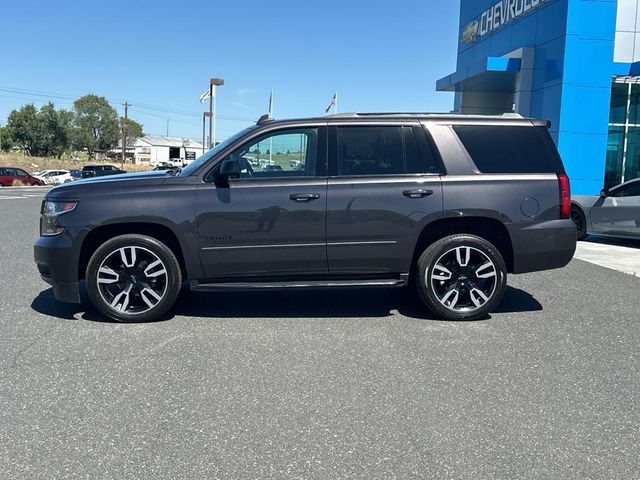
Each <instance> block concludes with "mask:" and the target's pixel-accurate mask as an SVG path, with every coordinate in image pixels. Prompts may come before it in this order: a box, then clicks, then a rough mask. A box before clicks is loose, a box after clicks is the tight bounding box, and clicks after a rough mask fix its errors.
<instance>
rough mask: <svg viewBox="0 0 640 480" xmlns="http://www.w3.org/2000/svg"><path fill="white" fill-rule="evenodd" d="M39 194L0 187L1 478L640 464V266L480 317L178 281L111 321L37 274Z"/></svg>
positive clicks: (597, 470)
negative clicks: (165, 299) (130, 318)
mask: <svg viewBox="0 0 640 480" xmlns="http://www.w3.org/2000/svg"><path fill="white" fill-rule="evenodd" d="M44 191H45V190H44V189H36V188H33V189H29V188H26V189H15V190H14V189H11V190H10V189H4V190H0V213H1V215H0V218H1V219H2V230H1V231H0V252H1V255H0V268H1V272H2V274H1V275H0V294H1V298H2V302H1V303H0V347H1V351H2V356H1V357H0V471H1V472H3V474H2V475H3V476H5V477H7V478H29V479H33V478H89V477H91V478H134V477H135V478H233V479H236V478H332V479H338V478H367V479H372V478H384V479H389V478H563V479H568V478H576V479H584V478H637V477H638V471H640V460H639V455H638V452H640V409H639V408H638V404H639V403H640V382H638V378H639V374H640V368H639V367H640V353H639V352H640V329H639V321H640V295H638V292H639V291H640V278H637V277H634V276H633V275H628V274H625V273H621V272H618V271H616V270H613V269H610V268H604V267H602V266H599V265H595V264H592V263H587V262H585V261H582V260H577V259H576V260H574V261H573V262H572V263H571V264H570V265H569V266H568V267H567V268H565V269H562V270H558V271H549V272H541V273H535V274H527V275H522V276H512V277H510V287H509V289H508V291H507V294H506V296H505V299H504V301H503V303H502V305H501V306H500V307H499V310H498V312H497V313H495V314H493V315H492V316H491V318H487V319H485V320H482V321H474V322H446V321H441V320H438V319H436V318H434V317H433V316H432V315H431V314H429V313H428V312H427V311H425V310H424V308H422V306H421V304H420V303H419V301H418V300H417V299H416V298H414V296H413V295H412V293H411V292H410V291H408V290H374V291H371V290H355V291H354V290H346V291H335V292H326V291H320V292H306V291H305V292H295V293H273V292H271V293H242V294H240V293H224V294H204V293H198V294H196V293H191V292H189V291H187V290H184V291H183V292H182V294H181V297H180V299H179V302H178V305H177V306H176V308H175V310H174V312H175V316H174V317H173V318H171V319H169V320H167V321H163V322H157V323H152V324H144V325H126V324H117V323H111V322H106V321H103V320H102V319H101V318H100V317H99V316H98V315H97V314H96V313H95V312H94V311H93V310H92V309H91V308H90V307H88V306H87V303H86V301H85V303H84V304H83V305H66V304H60V303H58V302H56V301H55V300H54V299H53V295H52V291H51V289H50V287H49V286H48V285H47V284H45V283H44V282H42V281H41V280H40V279H39V277H38V275H37V270H36V268H35V265H34V264H33V260H32V243H33V240H34V239H35V237H36V236H37V230H38V226H37V223H38V210H39V206H40V201H41V198H42V195H43V192H44ZM632 248H633V246H632ZM627 254H629V255H631V256H633V251H632V250H630V251H628V252H627ZM614 256H615V255H614Z"/></svg>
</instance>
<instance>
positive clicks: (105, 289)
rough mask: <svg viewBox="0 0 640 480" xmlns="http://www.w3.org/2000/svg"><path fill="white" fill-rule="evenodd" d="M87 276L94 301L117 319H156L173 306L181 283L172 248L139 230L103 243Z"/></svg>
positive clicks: (87, 271)
mask: <svg viewBox="0 0 640 480" xmlns="http://www.w3.org/2000/svg"><path fill="white" fill-rule="evenodd" d="M156 260H157V261H159V263H158V262H157V261H156ZM129 263H130V265H129ZM154 265H155V266H154ZM152 269H153V271H151V270H152ZM148 271H149V273H147V272H148ZM99 277H100V278H99ZM116 277H117V278H116ZM85 278H86V285H87V293H88V295H89V299H90V300H91V303H92V304H93V305H94V306H95V307H96V309H98V310H99V311H100V312H101V313H102V314H104V315H105V316H107V317H109V318H112V319H113V320H116V321H118V322H150V321H153V320H157V319H158V318H160V317H161V316H162V315H164V314H165V313H166V312H167V311H168V310H169V309H170V308H171V307H172V306H173V304H174V303H175V301H176V299H177V298H178V294H179V293H180V287H181V284H182V275H181V271H180V265H179V263H178V260H177V259H176V257H175V255H174V254H173V252H172V251H171V250H170V249H169V248H168V247H167V246H166V245H165V244H163V243H162V242H160V241H159V240H157V239H155V238H152V237H148V236H146V235H138V234H128V235H120V236H118V237H114V238H112V239H110V240H108V241H106V242H105V243H103V244H102V245H101V246H100V247H99V248H98V249H97V250H96V251H95V252H94V254H93V255H92V256H91V259H90V260H89V264H88V265H87V270H86V277H85ZM114 302H115V303H114Z"/></svg>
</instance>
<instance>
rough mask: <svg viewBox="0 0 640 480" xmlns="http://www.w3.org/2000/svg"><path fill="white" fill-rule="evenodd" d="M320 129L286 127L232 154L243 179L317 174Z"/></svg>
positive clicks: (231, 156)
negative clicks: (291, 128) (290, 128)
mask: <svg viewBox="0 0 640 480" xmlns="http://www.w3.org/2000/svg"><path fill="white" fill-rule="evenodd" d="M317 149H318V129H317V128H305V129H295V130H284V131H279V132H276V133H272V134H270V135H265V136H263V137H260V138H259V139H257V140H253V141H251V142H250V143H249V144H246V145H244V146H242V147H240V148H239V149H238V150H236V151H234V152H233V153H231V155H230V156H229V157H230V158H231V159H233V160H237V161H238V163H239V166H240V178H274V177H313V176H315V175H316V163H317V162H316V156H317Z"/></svg>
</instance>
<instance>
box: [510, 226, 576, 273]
mask: <svg viewBox="0 0 640 480" xmlns="http://www.w3.org/2000/svg"><path fill="white" fill-rule="evenodd" d="M509 233H510V235H511V241H512V244H513V260H514V262H513V263H514V265H513V267H514V268H513V269H514V272H513V273H527V272H536V271H540V270H551V269H553V268H562V267H564V266H565V265H567V264H568V263H569V262H570V261H571V259H572V258H573V255H574V253H575V251H576V226H575V224H574V223H573V221H571V220H550V221H547V222H542V223H538V224H534V225H528V226H525V227H524V228H517V227H515V226H514V225H512V226H511V228H510V232H509Z"/></svg>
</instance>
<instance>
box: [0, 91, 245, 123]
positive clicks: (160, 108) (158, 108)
mask: <svg viewBox="0 0 640 480" xmlns="http://www.w3.org/2000/svg"><path fill="white" fill-rule="evenodd" d="M0 92H5V93H13V94H18V95H29V96H31V95H32V96H36V97H43V98H47V99H56V100H72V101H73V100H77V99H78V98H79V97H80V96H81V95H80V96H71V95H65V94H61V93H54V92H47V91H43V90H28V89H24V88H15V87H7V86H0ZM10 98H13V97H10ZM15 98H18V99H20V97H15ZM105 98H107V101H109V103H116V104H119V103H124V102H125V101H127V100H123V99H119V98H108V97H105ZM32 100H34V99H32ZM36 101H39V100H36ZM60 103H62V102H60ZM130 105H136V106H137V107H139V108H142V109H147V110H154V111H159V112H165V113H173V114H175V115H184V116H191V117H197V118H200V116H201V115H202V113H201V112H194V111H189V110H183V109H179V108H170V107H163V106H160V105H151V104H146V103H141V102H136V101H133V102H131V103H130ZM218 118H221V119H223V120H234V121H242V122H253V121H254V119H253V118H247V117H235V116H220V115H219V116H218Z"/></svg>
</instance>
